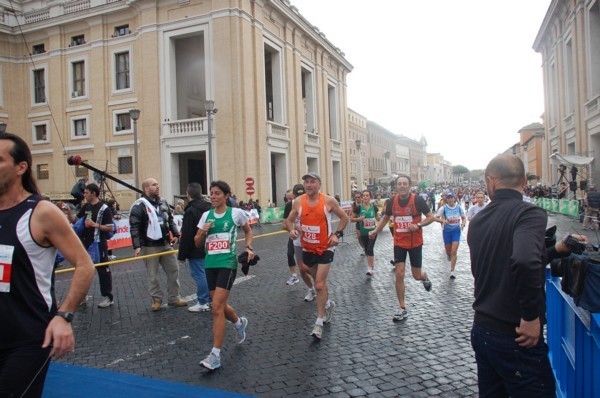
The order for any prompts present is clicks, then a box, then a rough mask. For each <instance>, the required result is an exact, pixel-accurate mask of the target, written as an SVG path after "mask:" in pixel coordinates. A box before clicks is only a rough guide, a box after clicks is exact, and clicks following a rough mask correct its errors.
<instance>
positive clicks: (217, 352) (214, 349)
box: [211, 347, 221, 358]
mask: <svg viewBox="0 0 600 398" xmlns="http://www.w3.org/2000/svg"><path fill="white" fill-rule="evenodd" d="M211 353H213V354H215V356H216V357H217V358H221V349H220V348H217V347H213V349H212V351H211Z"/></svg>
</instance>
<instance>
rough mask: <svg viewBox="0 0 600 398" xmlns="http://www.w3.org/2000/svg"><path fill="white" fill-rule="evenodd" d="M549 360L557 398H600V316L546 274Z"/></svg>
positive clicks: (548, 273)
mask: <svg viewBox="0 0 600 398" xmlns="http://www.w3.org/2000/svg"><path fill="white" fill-rule="evenodd" d="M546 308H547V310H546V311H547V317H548V320H547V321H548V324H547V332H548V333H547V334H548V346H549V348H550V352H549V357H550V363H551V364H552V369H553V371H554V376H555V378H556V396H557V397H569V398H570V397H582V398H587V397H600V313H590V312H588V311H586V310H584V309H582V308H580V307H578V306H576V305H575V303H574V302H573V299H572V298H571V297H570V296H568V295H567V294H565V293H564V292H563V291H562V289H561V286H560V279H559V278H555V277H552V276H551V275H550V270H547V271H546Z"/></svg>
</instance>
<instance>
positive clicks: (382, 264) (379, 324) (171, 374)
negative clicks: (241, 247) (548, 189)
mask: <svg viewBox="0 0 600 398" xmlns="http://www.w3.org/2000/svg"><path fill="white" fill-rule="evenodd" d="M554 224H556V225H558V227H559V235H560V236H562V234H564V233H567V232H574V231H573V230H574V229H576V228H577V229H576V230H579V229H580V228H579V227H580V224H578V223H576V222H575V221H574V220H573V219H571V218H567V217H565V216H550V220H549V225H554ZM279 228H280V226H278V225H271V226H263V227H255V228H254V231H255V234H256V235H259V234H261V233H263V234H265V235H264V236H257V237H256V238H255V243H254V247H255V251H256V252H257V253H258V254H259V255H260V257H261V259H262V260H261V261H260V262H259V264H258V265H257V266H255V267H253V268H251V271H250V274H249V276H248V277H241V275H242V274H241V272H240V274H239V277H238V279H237V280H236V286H235V287H234V288H233V289H232V294H231V297H230V302H231V304H232V305H233V306H234V307H235V308H236V310H237V311H238V313H239V314H240V315H245V316H247V317H248V319H249V325H248V329H247V331H248V337H247V339H246V342H245V343H243V344H242V345H237V344H236V343H235V336H234V330H233V328H232V327H231V326H228V331H227V336H226V338H225V343H224V350H223V351H222V354H221V355H222V358H221V360H222V364H223V366H222V368H221V369H219V370H217V371H215V372H210V373H209V372H207V371H205V370H204V369H203V368H201V367H200V366H198V362H199V361H200V360H201V359H203V358H204V357H205V356H206V354H207V353H208V352H209V351H210V349H211V347H212V319H211V315H210V314H209V313H190V312H188V311H187V310H185V309H181V308H178V309H171V308H169V309H164V310H162V311H160V312H158V313H153V312H151V310H150V299H149V297H148V295H147V293H146V272H145V269H144V267H143V265H142V263H141V262H140V261H134V262H131V263H127V264H126V265H117V266H113V268H112V270H113V283H114V292H115V304H114V306H112V307H109V308H107V309H99V308H97V307H96V304H97V303H98V302H99V301H100V300H101V296H100V292H99V286H98V282H97V280H95V281H94V282H93V284H92V288H91V290H90V293H89V296H90V297H89V300H88V304H87V305H85V306H82V307H81V308H80V310H79V311H78V312H77V314H76V318H75V321H74V328H75V330H76V351H75V353H74V354H72V355H70V356H68V357H67V358H66V360H65V361H64V362H67V363H71V364H75V365H81V366H86V367H91V368H97V369H108V370H112V371H116V372H122V373H131V374H136V375H140V376H146V377H151V378H156V379H160V380H166V381H172V382H179V383H186V384H190V385H196V386H203V387H207V388H213V389H220V390H227V391H232V392H238V393H242V394H247V395H253V396H260V397H284V396H285V397H312V396H333V397H347V396H366V395H368V396H370V397H393V396H402V397H430V396H444V397H451V396H460V397H464V396H477V380H476V367H475V362H474V358H473V352H472V349H471V346H470V341H469V331H470V327H471V322H472V316H473V312H472V309H471V303H472V290H473V279H472V276H471V273H470V266H469V261H468V260H469V252H468V247H467V245H466V229H465V231H464V233H463V237H462V239H461V246H460V248H459V254H458V264H457V272H456V275H457V278H456V279H455V280H450V279H449V262H448V260H447V259H446V255H445V252H444V249H443V244H442V234H441V228H440V226H439V224H434V225H431V226H428V227H426V228H425V229H424V231H425V232H424V234H425V246H424V249H423V253H424V269H425V270H426V271H427V272H428V274H429V276H430V279H431V281H432V282H433V289H432V291H431V292H426V291H425V290H424V288H423V286H422V284H421V283H418V282H416V281H415V280H413V279H412V277H410V273H407V279H406V280H407V284H406V297H407V309H408V311H409V317H408V319H406V320H405V321H402V322H393V321H392V315H393V313H394V310H395V309H396V308H397V300H396V295H395V290H394V273H393V272H392V267H391V265H390V263H389V260H390V259H391V258H392V239H391V235H390V234H389V232H388V231H387V229H386V230H384V231H382V232H381V234H380V236H379V238H378V240H377V244H376V246H375V269H376V273H375V276H374V277H373V278H371V279H369V278H368V277H367V276H366V275H365V271H366V259H365V258H364V257H362V256H360V247H359V246H358V243H357V241H356V237H355V236H354V235H351V236H348V235H346V237H345V238H344V242H343V243H342V244H341V245H340V247H339V248H338V250H337V251H336V255H335V259H334V263H333V265H332V269H331V273H330V277H329V281H330V297H331V298H332V299H333V300H335V301H336V302H337V307H336V309H335V312H334V317H333V321H332V322H331V324H329V325H328V326H326V327H325V330H324V333H323V339H322V340H321V341H320V342H317V341H314V340H313V338H312V337H311V336H310V335H309V334H310V331H311V328H312V324H313V323H314V320H315V317H316V309H315V303H314V302H311V303H306V302H304V301H303V297H304V295H305V293H306V289H305V287H304V286H303V285H302V283H300V284H297V285H295V286H291V287H289V286H286V285H285V281H286V279H287V277H288V276H289V271H288V267H287V261H286V256H285V245H286V240H287V234H283V233H275V232H276V231H278V230H279ZM590 239H592V240H593V241H594V239H595V237H594V236H593V235H592V236H590ZM123 256H124V255H123ZM69 278H70V274H60V275H58V276H57V291H58V295H59V297H60V296H61V294H62V293H63V292H64V288H65V286H66V283H65V281H67V280H68V279H69ZM180 280H181V285H182V288H181V291H182V294H183V295H188V296H189V295H191V294H192V293H193V292H194V291H195V287H194V285H193V282H192V280H191V278H190V276H189V269H187V267H182V269H181V274H180ZM163 282H164V279H163ZM163 286H164V283H163Z"/></svg>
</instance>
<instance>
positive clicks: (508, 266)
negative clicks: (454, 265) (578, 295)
mask: <svg viewBox="0 0 600 398" xmlns="http://www.w3.org/2000/svg"><path fill="white" fill-rule="evenodd" d="M547 221H548V216H547V214H546V211H545V210H543V209H542V208H540V207H537V206H535V205H533V204H531V203H526V202H524V201H523V195H522V194H521V193H520V192H517V191H515V190H512V189H501V190H498V191H497V192H496V193H495V194H494V198H493V200H492V201H491V202H490V204H489V205H487V206H486V208H485V209H483V210H482V211H480V212H479V213H477V217H474V218H473V220H472V221H471V223H470V225H469V232H468V235H467V242H468V244H469V249H470V252H471V272H472V273H473V277H474V278H475V290H474V294H475V301H474V303H473V309H474V310H475V323H476V324H478V325H481V326H483V327H487V328H489V329H492V330H495V331H498V332H501V333H504V334H508V335H514V336H516V331H515V328H516V327H517V326H518V325H519V324H520V321H521V318H522V319H524V320H526V321H531V320H533V319H535V318H537V317H539V318H540V320H541V321H542V323H544V322H545V319H546V295H545V291H544V286H545V273H546V264H547V263H548V262H549V261H550V260H551V259H552V258H554V257H558V255H557V253H556V250H555V249H554V247H551V248H549V249H546V247H545V231H546V224H547Z"/></svg>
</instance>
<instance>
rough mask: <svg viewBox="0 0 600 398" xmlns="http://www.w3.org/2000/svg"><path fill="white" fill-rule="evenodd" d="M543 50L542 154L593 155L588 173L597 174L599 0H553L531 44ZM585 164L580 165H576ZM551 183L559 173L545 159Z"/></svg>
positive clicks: (599, 168) (599, 149) (599, 167)
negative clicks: (544, 139) (543, 146)
mask: <svg viewBox="0 0 600 398" xmlns="http://www.w3.org/2000/svg"><path fill="white" fill-rule="evenodd" d="M533 48H534V50H535V51H536V52H538V53H540V54H541V55H542V69H543V75H544V88H545V95H544V106H545V112H544V123H543V124H544V129H545V136H546V142H545V151H546V153H545V154H544V155H543V156H544V157H545V158H546V159H549V158H552V159H556V157H555V156H552V154H553V153H558V154H561V155H564V154H567V155H579V156H582V157H593V158H594V161H593V162H592V163H591V167H590V169H589V170H590V173H586V174H589V175H585V174H584V175H582V174H580V176H579V178H578V182H581V181H582V180H583V179H586V180H589V182H591V181H592V180H597V179H598V177H599V176H600V162H598V160H597V157H598V156H600V0H552V2H551V4H550V6H549V8H548V11H547V13H546V16H545V18H544V21H543V23H542V25H541V27H540V29H539V31H538V34H537V37H536V38H535V42H534V44H533ZM581 169H583V168H582V167H580V171H581ZM544 172H545V173H544V175H545V177H546V178H547V179H548V183H549V184H552V185H554V184H556V183H557V181H558V178H559V174H558V164H557V163H556V162H553V161H548V163H547V165H546V166H545V169H544Z"/></svg>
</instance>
